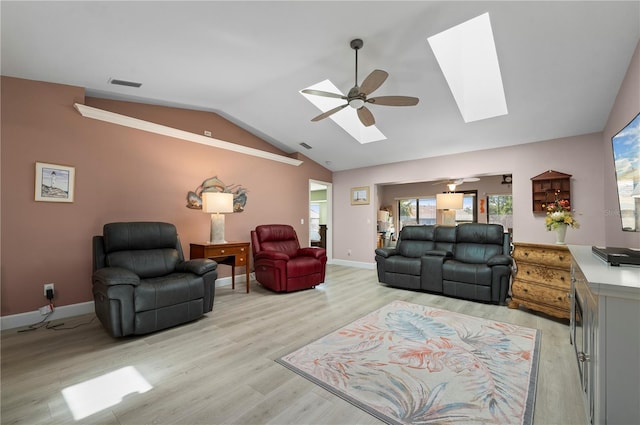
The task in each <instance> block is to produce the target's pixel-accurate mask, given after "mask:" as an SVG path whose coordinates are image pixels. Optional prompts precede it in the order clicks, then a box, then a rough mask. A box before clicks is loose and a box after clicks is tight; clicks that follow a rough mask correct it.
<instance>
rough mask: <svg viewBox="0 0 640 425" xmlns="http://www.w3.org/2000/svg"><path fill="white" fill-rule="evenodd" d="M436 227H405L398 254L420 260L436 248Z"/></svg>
mask: <svg viewBox="0 0 640 425" xmlns="http://www.w3.org/2000/svg"><path fill="white" fill-rule="evenodd" d="M433 235H434V226H405V227H403V228H402V230H401V231H400V238H399V241H398V246H397V247H396V249H397V251H398V254H400V255H402V256H404V257H410V258H419V257H422V256H423V255H424V254H425V253H426V252H427V251H430V250H432V249H433V248H434V242H433Z"/></svg>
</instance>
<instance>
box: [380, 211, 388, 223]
mask: <svg viewBox="0 0 640 425" xmlns="http://www.w3.org/2000/svg"><path fill="white" fill-rule="evenodd" d="M388 220H389V211H382V210H380V211H378V221H388Z"/></svg>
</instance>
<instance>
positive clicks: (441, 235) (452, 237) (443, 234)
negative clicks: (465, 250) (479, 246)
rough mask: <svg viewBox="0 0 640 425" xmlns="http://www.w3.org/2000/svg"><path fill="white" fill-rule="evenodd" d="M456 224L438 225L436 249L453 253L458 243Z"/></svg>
mask: <svg viewBox="0 0 640 425" xmlns="http://www.w3.org/2000/svg"><path fill="white" fill-rule="evenodd" d="M456 230H457V227H456V226H437V227H436V231H435V235H434V236H435V239H434V240H435V250H439V251H447V252H451V253H453V251H454V250H455V245H456Z"/></svg>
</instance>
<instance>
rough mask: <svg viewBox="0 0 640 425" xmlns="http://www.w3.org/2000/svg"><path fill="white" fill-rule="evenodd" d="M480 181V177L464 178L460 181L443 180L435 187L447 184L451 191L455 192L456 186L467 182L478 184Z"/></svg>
mask: <svg viewBox="0 0 640 425" xmlns="http://www.w3.org/2000/svg"><path fill="white" fill-rule="evenodd" d="M479 180H480V179H479V178H478V177H463V178H459V179H450V180H442V181H439V182H435V183H434V184H433V185H434V186H435V185H438V184H446V185H447V187H448V188H449V191H451V192H455V190H456V186H459V185H461V184H462V183H467V182H477V181H479Z"/></svg>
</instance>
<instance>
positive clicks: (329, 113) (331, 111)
mask: <svg viewBox="0 0 640 425" xmlns="http://www.w3.org/2000/svg"><path fill="white" fill-rule="evenodd" d="M347 106H349V104H348V103H345V104H344V105H340V106H337V107H335V108H333V109H330V110H328V111H327V112H323V113H322V114H320V115H318V116H317V117H315V118H312V119H311V121H320V120H323V119H325V118H327V117H328V116H329V115H333V114H335V113H336V112H338V111H339V110H341V109H344V108H346V107H347Z"/></svg>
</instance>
